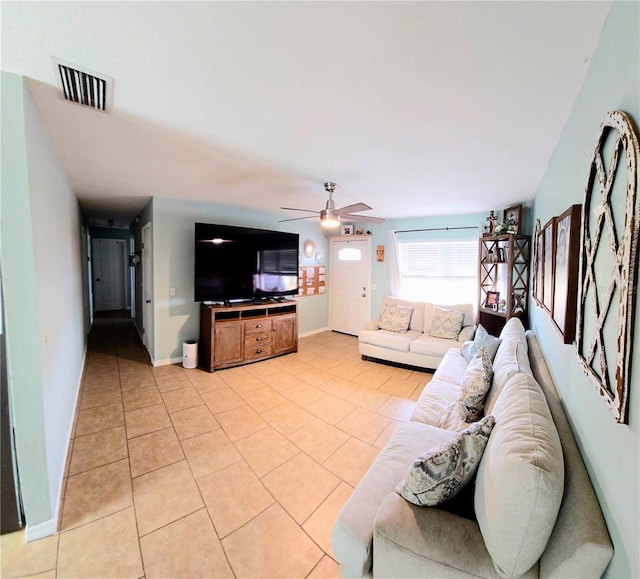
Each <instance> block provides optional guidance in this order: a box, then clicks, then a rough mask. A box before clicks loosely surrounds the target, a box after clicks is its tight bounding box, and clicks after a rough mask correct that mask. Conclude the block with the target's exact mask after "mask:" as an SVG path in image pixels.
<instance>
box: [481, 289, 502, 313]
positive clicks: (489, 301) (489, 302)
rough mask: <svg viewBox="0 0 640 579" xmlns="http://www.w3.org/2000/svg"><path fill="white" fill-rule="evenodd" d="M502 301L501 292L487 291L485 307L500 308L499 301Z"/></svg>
mask: <svg viewBox="0 0 640 579" xmlns="http://www.w3.org/2000/svg"><path fill="white" fill-rule="evenodd" d="M499 301H500V292H491V291H489V292H487V298H486V300H485V302H484V307H485V308H490V309H492V310H497V309H498V302H499Z"/></svg>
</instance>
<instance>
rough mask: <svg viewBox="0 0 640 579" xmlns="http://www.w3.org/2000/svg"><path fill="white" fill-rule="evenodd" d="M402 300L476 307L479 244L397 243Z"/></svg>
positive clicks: (470, 242)
mask: <svg viewBox="0 0 640 579" xmlns="http://www.w3.org/2000/svg"><path fill="white" fill-rule="evenodd" d="M397 252H398V253H397V255H398V257H397V259H398V262H397V267H398V279H399V286H400V287H399V294H400V297H402V298H404V299H408V300H422V301H429V302H435V303H439V304H454V303H474V302H475V301H476V297H477V281H476V280H477V269H478V263H477V262H478V241H477V240H476V239H464V240H415V239H414V240H406V241H403V240H397Z"/></svg>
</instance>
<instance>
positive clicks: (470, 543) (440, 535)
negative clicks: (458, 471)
mask: <svg viewBox="0 0 640 579" xmlns="http://www.w3.org/2000/svg"><path fill="white" fill-rule="evenodd" d="M534 568H535V569H536V571H537V565H535V566H534ZM373 570H374V575H375V576H378V577H431V576H433V577H439V578H440V577H444V578H447V577H452V578H453V577H466V576H467V574H468V575H469V576H474V577H498V576H499V575H498V573H497V572H496V570H495V568H494V566H493V561H492V560H491V556H490V555H489V553H488V551H487V549H486V547H485V545H484V541H483V539H482V534H481V533H480V527H479V526H478V523H477V522H476V521H474V520H471V519H467V518H464V517H461V516H459V515H456V514H453V513H450V512H448V511H445V510H442V509H439V508H434V507H417V506H415V505H412V504H410V503H408V502H407V501H405V500H404V499H403V498H402V497H400V496H399V495H397V494H396V493H391V494H389V495H387V496H386V497H385V499H384V501H383V502H382V505H380V509H379V510H378V514H377V516H376V519H375V524H374V535H373ZM536 575H537V573H536Z"/></svg>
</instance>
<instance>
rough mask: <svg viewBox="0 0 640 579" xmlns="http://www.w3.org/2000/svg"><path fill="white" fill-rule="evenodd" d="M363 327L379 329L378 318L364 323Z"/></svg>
mask: <svg viewBox="0 0 640 579" xmlns="http://www.w3.org/2000/svg"><path fill="white" fill-rule="evenodd" d="M364 329H365V330H379V329H380V323H379V322H378V320H373V321H371V322H367V323H366V324H365V325H364Z"/></svg>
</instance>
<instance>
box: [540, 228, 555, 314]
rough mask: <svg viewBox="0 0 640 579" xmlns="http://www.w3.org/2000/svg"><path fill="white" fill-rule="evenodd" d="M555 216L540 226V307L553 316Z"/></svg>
mask: <svg viewBox="0 0 640 579" xmlns="http://www.w3.org/2000/svg"><path fill="white" fill-rule="evenodd" d="M554 233H555V217H552V218H551V219H549V221H547V223H546V224H545V226H544V227H543V228H542V236H543V243H544V249H543V258H542V307H543V308H544V309H545V310H547V312H549V313H550V314H551V315H552V316H553V286H554V283H553V274H554V269H555V264H554V260H553V256H554V255H555V235H554Z"/></svg>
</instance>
